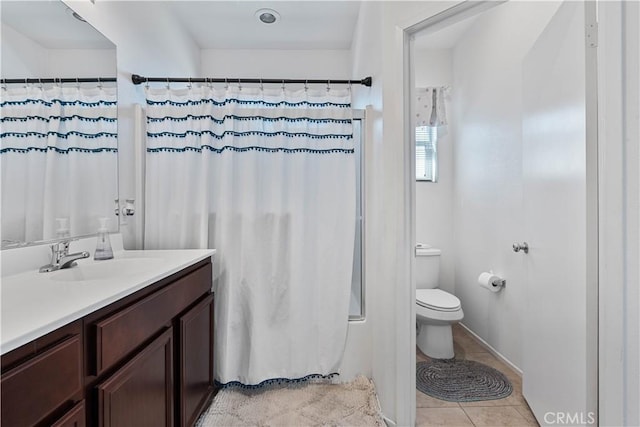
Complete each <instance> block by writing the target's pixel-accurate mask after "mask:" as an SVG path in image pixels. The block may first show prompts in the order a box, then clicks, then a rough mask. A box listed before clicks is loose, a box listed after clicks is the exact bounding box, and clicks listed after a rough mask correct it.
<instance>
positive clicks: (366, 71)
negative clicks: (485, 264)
mask: <svg viewBox="0 0 640 427" xmlns="http://www.w3.org/2000/svg"><path fill="white" fill-rule="evenodd" d="M455 3H457V2H435V1H429V2H400V1H398V2H395V1H394V2H363V3H362V6H361V9H360V16H359V20H358V25H357V26H356V30H355V32H354V41H353V44H352V55H353V60H352V64H353V74H352V76H354V77H357V78H360V76H362V75H371V76H372V77H373V87H372V88H370V89H360V90H358V91H357V92H356V93H355V98H354V104H355V105H356V106H358V107H362V106H364V105H367V104H370V105H371V106H372V111H371V114H369V115H368V120H369V127H370V129H369V130H370V132H369V136H368V138H367V146H366V151H367V153H366V156H365V171H366V172H365V173H366V178H365V185H366V196H365V218H366V227H365V238H366V254H365V265H366V273H365V274H366V281H367V292H368V293H369V294H370V298H369V305H368V319H369V321H370V322H371V328H372V331H373V335H372V355H371V356H372V372H373V380H374V382H375V384H376V388H377V392H378V397H379V399H380V404H381V405H382V411H383V414H384V415H385V416H386V417H387V419H388V420H389V422H390V423H395V424H397V425H402V426H405V425H413V424H414V422H415V356H416V355H415V291H414V287H413V285H412V283H411V277H410V274H409V271H410V262H411V259H412V256H413V255H412V253H413V252H412V241H413V240H415V237H412V236H411V226H410V223H411V213H410V212H408V211H407V210H406V209H405V204H406V203H407V201H408V200H410V198H411V196H410V189H409V187H408V186H407V184H408V183H410V182H411V179H414V178H413V177H412V176H411V175H412V174H411V171H410V164H409V163H408V162H409V161H410V158H409V156H406V155H405V148H406V147H405V139H404V131H405V129H404V125H403V123H404V122H403V118H404V93H403V90H402V81H403V75H402V67H401V65H402V52H403V49H402V39H401V38H399V32H400V31H401V28H404V27H406V26H407V25H410V24H411V23H417V22H420V21H421V20H423V19H426V18H428V17H430V16H432V15H435V14H436V13H439V12H441V11H442V10H444V9H446V8H448V7H451V6H453V5H454V4H455ZM398 86H400V87H398ZM383 107H384V108H383ZM407 147H408V146H407ZM412 406H413V409H414V410H413V411H412ZM412 412H413V413H412Z"/></svg>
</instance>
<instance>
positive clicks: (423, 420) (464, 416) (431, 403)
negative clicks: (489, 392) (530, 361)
mask: <svg viewBox="0 0 640 427" xmlns="http://www.w3.org/2000/svg"><path fill="white" fill-rule="evenodd" d="M453 342H454V351H455V353H456V358H460V359H467V360H475V361H477V362H481V363H484V364H485V365H489V366H491V367H493V368H495V369H497V370H499V371H500V372H502V373H503V374H505V375H506V376H507V378H509V380H510V381H511V384H512V385H513V392H512V393H511V395H510V396H508V397H505V398H504V399H499V400H487V401H484V402H461V403H457V402H447V401H444V400H440V399H436V398H433V397H431V396H428V395H426V394H424V393H422V392H420V391H418V390H416V407H417V409H416V426H418V427H431V426H455V427H462V426H477V427H480V426H491V427H498V426H506V427H520V426H538V423H537V422H536V420H535V418H534V417H533V414H532V413H531V410H530V409H529V406H527V402H526V401H525V400H524V398H523V397H522V379H521V378H520V376H519V375H518V374H517V373H516V372H515V371H514V370H513V369H511V368H510V367H509V366H508V365H506V364H505V363H504V362H502V361H500V360H499V359H498V358H496V357H495V356H494V355H492V354H491V353H489V352H488V351H487V350H486V349H485V348H484V347H483V346H481V345H480V344H479V343H478V342H477V341H476V340H475V338H473V337H472V336H471V335H469V334H468V333H467V332H466V331H465V329H464V328H462V327H461V326H460V325H455V326H454V327H453ZM416 352H417V356H416V360H417V361H418V362H420V361H425V360H429V358H428V357H427V356H425V355H424V354H422V352H421V351H420V350H418V349H417V348H416Z"/></svg>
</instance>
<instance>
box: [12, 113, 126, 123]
mask: <svg viewBox="0 0 640 427" xmlns="http://www.w3.org/2000/svg"><path fill="white" fill-rule="evenodd" d="M73 119H78V120H80V121H83V122H99V121H104V122H111V123H113V122H116V121H117V119H116V118H114V117H104V116H99V117H84V116H79V115H77V114H74V115H72V116H64V117H63V116H48V117H43V116H25V117H2V118H0V122H28V121H30V120H38V121H41V122H49V121H53V120H58V121H61V122H66V121H69V120H73Z"/></svg>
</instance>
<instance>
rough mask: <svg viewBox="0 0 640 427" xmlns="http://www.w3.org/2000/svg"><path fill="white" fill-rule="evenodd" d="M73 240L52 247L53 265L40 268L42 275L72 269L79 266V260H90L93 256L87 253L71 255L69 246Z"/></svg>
mask: <svg viewBox="0 0 640 427" xmlns="http://www.w3.org/2000/svg"><path fill="white" fill-rule="evenodd" d="M72 240H77V239H70V240H63V241H61V242H58V243H54V244H53V245H51V263H49V264H47V265H43V266H42V267H40V273H48V272H50V271H56V270H62V269H63V268H71V267H73V266H74V265H77V263H76V262H75V261H76V260H78V259H83V258H89V256H90V255H91V254H90V253H89V252H87V251H82V252H77V253H75V254H70V253H69V244H70V243H71V242H72Z"/></svg>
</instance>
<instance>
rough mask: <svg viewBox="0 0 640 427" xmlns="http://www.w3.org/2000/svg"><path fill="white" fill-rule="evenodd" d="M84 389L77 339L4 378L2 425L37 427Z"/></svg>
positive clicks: (52, 349)
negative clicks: (32, 426)
mask: <svg viewBox="0 0 640 427" xmlns="http://www.w3.org/2000/svg"><path fill="white" fill-rule="evenodd" d="M81 386H82V344H81V341H80V337H79V336H77V335H75V336H73V337H71V338H68V339H66V340H64V341H62V342H61V343H60V344H57V345H55V346H54V347H52V348H50V349H49V350H47V351H45V352H43V353H41V354H39V355H37V356H35V357H34V358H33V359H31V360H28V361H26V362H24V363H23V364H21V365H19V366H17V367H15V368H14V369H12V370H10V371H9V372H7V373H5V374H4V375H2V380H1V381H0V388H1V389H2V425H3V426H6V427H9V426H31V425H34V424H36V423H38V422H40V421H42V420H43V419H44V418H45V417H47V416H48V415H49V414H51V413H52V412H53V411H55V410H56V409H58V408H59V407H60V406H62V405H63V404H64V403H66V402H67V401H69V400H72V398H73V397H74V395H76V394H77V393H79V392H80V391H81Z"/></svg>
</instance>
